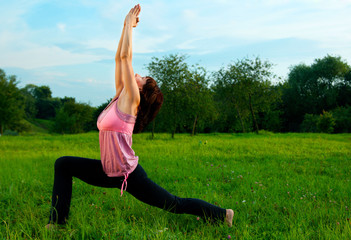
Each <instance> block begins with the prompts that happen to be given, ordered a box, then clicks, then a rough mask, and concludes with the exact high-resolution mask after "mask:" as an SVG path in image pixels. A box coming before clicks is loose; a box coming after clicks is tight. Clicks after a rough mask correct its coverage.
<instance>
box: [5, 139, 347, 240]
mask: <svg viewBox="0 0 351 240" xmlns="http://www.w3.org/2000/svg"><path fill="white" fill-rule="evenodd" d="M133 148H134V150H135V152H136V154H137V155H138V156H139V157H140V164H141V165H142V166H143V167H144V169H145V170H146V172H147V173H148V175H149V177H150V178H151V179H153V180H154V181H155V182H156V183H158V184H160V185H161V186H162V187H164V188H165V189H167V190H169V191H170V192H171V193H173V194H175V195H178V196H180V197H195V198H201V199H204V200H206V201H209V202H211V203H214V204H216V205H219V206H221V207H224V208H232V209H234V211H235V216H234V225H233V227H232V228H228V227H226V226H225V225H210V224H209V223H207V222H203V221H202V220H201V219H200V220H197V218H196V216H191V215H175V214H171V213H168V212H166V211H163V210H160V209H157V208H153V207H149V206H147V205H145V204H143V203H141V202H139V201H137V200H135V199H134V198H133V197H132V196H131V195H129V194H128V193H125V194H124V195H123V197H122V198H121V197H120V194H119V190H118V189H104V188H97V187H93V186H90V185H87V184H85V183H84V182H82V181H80V180H78V179H74V184H73V199H72V204H71V212H70V220H69V223H68V225H67V226H66V227H65V228H63V229H60V230H57V231H53V232H49V231H46V230H45V228H44V226H45V225H46V223H47V220H48V214H49V209H50V201H51V199H50V198H51V191H52V184H53V177H54V172H53V170H54V169H53V166H54V162H55V160H56V159H57V158H58V157H60V156H63V155H72V156H81V157H89V158H97V159H99V145H98V133H88V134H80V135H63V136H61V135H60V136H50V135H47V136H17V137H10V136H9V137H4V136H3V137H0V165H1V167H0V239H228V238H231V239H351V220H350V219H351V212H350V211H351V210H350V209H351V182H350V180H351V135H350V134H343V135H328V134H269V133H266V134H261V135H255V134H207V135H198V136H195V137H190V136H189V135H176V137H175V139H171V138H170V135H169V134H156V136H155V139H154V140H150V134H140V135H135V136H134V138H133Z"/></svg>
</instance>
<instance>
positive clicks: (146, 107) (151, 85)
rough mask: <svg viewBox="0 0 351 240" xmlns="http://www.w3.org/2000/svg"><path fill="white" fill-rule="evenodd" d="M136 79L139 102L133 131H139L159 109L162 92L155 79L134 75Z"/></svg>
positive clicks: (153, 117)
mask: <svg viewBox="0 0 351 240" xmlns="http://www.w3.org/2000/svg"><path fill="white" fill-rule="evenodd" d="M139 78H140V79H139ZM136 81H137V83H138V86H139V89H140V104H139V107H138V115H137V119H136V122H135V126H134V131H133V132H134V133H140V132H141V131H142V130H143V129H144V127H146V125H147V124H149V123H150V122H151V121H152V120H154V119H155V117H156V115H157V114H158V112H159V111H160V109H161V106H162V103H163V94H162V92H161V90H160V88H159V87H158V86H157V83H156V81H155V80H154V79H153V78H151V77H144V78H142V77H140V75H138V76H137V75H136Z"/></svg>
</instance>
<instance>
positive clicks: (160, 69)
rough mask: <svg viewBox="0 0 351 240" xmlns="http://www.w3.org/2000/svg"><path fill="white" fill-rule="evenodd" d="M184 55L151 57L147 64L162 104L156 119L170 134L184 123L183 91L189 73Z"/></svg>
mask: <svg viewBox="0 0 351 240" xmlns="http://www.w3.org/2000/svg"><path fill="white" fill-rule="evenodd" d="M185 58H186V57H185V56H184V55H173V54H171V55H168V56H164V57H163V58H162V59H159V58H156V57H153V58H152V61H151V62H150V63H149V64H148V66H147V69H148V70H149V73H150V76H152V78H154V79H155V80H156V81H157V82H158V84H159V85H160V89H161V92H162V93H163V95H164V103H163V106H162V108H161V110H160V112H159V115H160V116H158V117H157V119H159V118H161V119H164V121H162V122H163V123H164V129H165V130H166V131H169V132H171V133H172V138H174V134H175V132H176V131H177V128H180V126H182V125H183V123H184V119H185V118H184V112H185V111H184V107H185V104H184V89H185V82H186V79H187V78H189V75H190V72H189V67H188V64H187V63H186V62H185Z"/></svg>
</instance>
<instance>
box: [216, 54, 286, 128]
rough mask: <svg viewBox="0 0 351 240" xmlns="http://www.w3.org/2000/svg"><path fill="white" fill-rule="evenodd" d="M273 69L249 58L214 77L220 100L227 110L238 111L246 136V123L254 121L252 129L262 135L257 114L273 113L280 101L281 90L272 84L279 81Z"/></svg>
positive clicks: (239, 61) (228, 67)
mask: <svg viewBox="0 0 351 240" xmlns="http://www.w3.org/2000/svg"><path fill="white" fill-rule="evenodd" d="M271 67H272V64H271V63H269V62H268V61H261V60H260V59H259V58H255V59H254V60H251V59H248V58H245V59H243V60H238V61H236V62H235V63H233V64H229V65H228V66H227V68H226V69H224V68H222V69H220V70H219V71H218V72H216V73H215V74H214V82H215V84H214V89H215V91H216V93H217V98H218V99H219V100H220V101H221V102H223V103H224V104H225V105H226V108H227V109H235V113H236V117H237V118H238V119H239V121H240V125H241V129H242V132H245V131H246V127H245V125H246V123H245V122H247V121H251V124H250V125H251V126H252V127H251V129H253V130H254V131H256V133H258V128H259V127H258V122H257V117H256V116H257V113H259V112H267V111H269V110H270V108H271V105H272V103H274V102H275V101H277V100H279V98H280V92H279V89H278V88H274V87H273V86H272V83H271V81H270V80H271V79H273V78H274V77H275V75H274V74H273V73H272V72H271ZM232 122H233V121H232Z"/></svg>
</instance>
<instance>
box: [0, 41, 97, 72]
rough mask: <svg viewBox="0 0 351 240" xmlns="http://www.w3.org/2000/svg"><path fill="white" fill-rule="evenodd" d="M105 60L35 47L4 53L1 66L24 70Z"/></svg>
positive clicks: (56, 49)
mask: <svg viewBox="0 0 351 240" xmlns="http://www.w3.org/2000/svg"><path fill="white" fill-rule="evenodd" d="M101 59H103V58H102V57H101V56H96V55H88V54H73V53H71V52H69V51H65V50H62V49H60V48H58V47H55V46H53V47H45V46H44V47H42V46H34V47H33V48H31V49H26V50H23V51H6V50H5V51H4V52H3V51H2V55H1V58H0V65H1V66H3V67H20V68H24V69H30V68H39V67H49V66H58V65H72V64H82V63H89V62H93V61H98V60H101Z"/></svg>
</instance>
